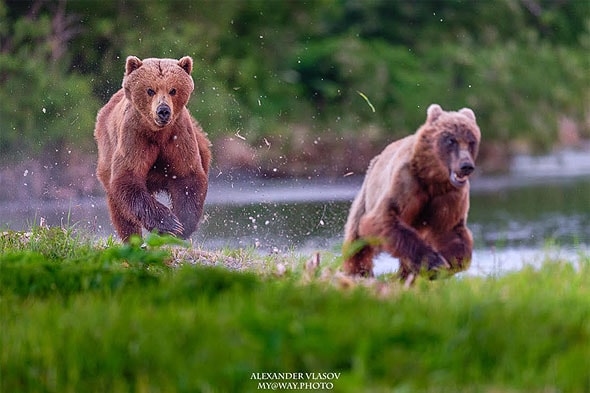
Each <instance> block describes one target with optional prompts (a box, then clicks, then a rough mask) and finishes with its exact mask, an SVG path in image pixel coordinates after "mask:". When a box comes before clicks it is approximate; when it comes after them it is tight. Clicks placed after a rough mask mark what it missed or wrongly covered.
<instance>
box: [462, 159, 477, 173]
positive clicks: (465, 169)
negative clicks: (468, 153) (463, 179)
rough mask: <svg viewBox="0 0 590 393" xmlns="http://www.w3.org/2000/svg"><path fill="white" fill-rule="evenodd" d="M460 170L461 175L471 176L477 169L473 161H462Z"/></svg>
mask: <svg viewBox="0 0 590 393" xmlns="http://www.w3.org/2000/svg"><path fill="white" fill-rule="evenodd" d="M459 170H460V172H461V176H469V175H471V173H472V172H473V171H474V170H475V166H474V165H473V162H471V161H464V162H462V163H461V166H460V167H459Z"/></svg>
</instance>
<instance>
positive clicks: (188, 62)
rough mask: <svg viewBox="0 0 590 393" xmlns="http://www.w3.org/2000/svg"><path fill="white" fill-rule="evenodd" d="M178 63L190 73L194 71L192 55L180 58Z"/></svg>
mask: <svg viewBox="0 0 590 393" xmlns="http://www.w3.org/2000/svg"><path fill="white" fill-rule="evenodd" d="M178 65H179V66H181V67H182V69H183V70H185V71H186V73H187V74H189V75H190V74H191V72H192V71H193V59H192V58H191V57H190V56H184V57H183V58H182V59H180V60H178Z"/></svg>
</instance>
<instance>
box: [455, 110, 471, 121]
mask: <svg viewBox="0 0 590 393" xmlns="http://www.w3.org/2000/svg"><path fill="white" fill-rule="evenodd" d="M459 113H461V114H462V115H465V116H467V117H468V118H470V119H471V120H473V121H475V113H473V111H472V110H471V109H469V108H463V109H461V110H460V111H459Z"/></svg>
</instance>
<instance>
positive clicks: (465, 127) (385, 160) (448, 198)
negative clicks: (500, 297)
mask: <svg viewBox="0 0 590 393" xmlns="http://www.w3.org/2000/svg"><path fill="white" fill-rule="evenodd" d="M480 137H481V134H480V130H479V127H478V126H477V124H476V121H475V115H474V113H473V111H472V110H471V109H469V108H463V109H461V110H459V111H458V112H446V111H443V110H442V108H441V107H440V106H439V105H437V104H432V105H430V107H429V108H428V110H427V118H426V123H425V124H424V125H422V126H421V127H420V128H419V129H418V131H417V132H416V133H415V134H414V135H410V136H407V137H405V138H402V139H400V140H398V141H395V142H393V143H391V144H390V145H389V146H387V147H386V148H385V150H384V151H383V152H382V153H381V154H379V155H378V156H376V157H375V158H373V160H372V161H371V164H370V165H369V169H368V171H367V174H366V176H365V179H364V182H363V185H362V187H361V190H360V191H359V193H358V195H357V197H356V198H355V200H354V202H353V203H352V206H351V208H350V213H349V216H348V220H347V222H346V227H345V235H344V236H345V238H344V247H343V255H344V258H345V261H344V270H345V272H346V273H348V274H351V275H361V276H372V275H373V271H372V269H373V257H374V256H375V255H377V253H379V252H381V251H386V252H388V253H389V254H391V255H392V256H394V257H397V258H399V260H400V268H399V270H398V275H399V277H400V278H401V279H406V278H410V280H412V279H413V277H415V275H416V274H417V273H419V272H420V271H421V270H425V271H430V272H431V276H434V275H436V273H437V271H439V270H440V269H444V270H448V271H449V272H450V273H455V272H458V271H461V270H465V269H467V268H468V267H469V264H470V262H471V251H472V247H473V238H472V236H471V232H470V231H469V229H467V226H466V221H467V212H468V210H469V179H468V178H469V175H470V174H471V173H472V172H473V170H474V169H475V164H474V162H475V159H476V157H477V152H478V149H479V141H480Z"/></svg>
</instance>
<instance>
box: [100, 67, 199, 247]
mask: <svg viewBox="0 0 590 393" xmlns="http://www.w3.org/2000/svg"><path fill="white" fill-rule="evenodd" d="M192 68H193V60H192V59H191V58H190V57H188V56H187V57H183V58H182V59H180V60H173V59H145V60H143V61H142V60H140V59H138V58H137V57H135V56H129V57H128V58H127V62H126V65H125V76H124V77H123V88H122V89H120V90H119V91H117V92H116V93H115V94H114V95H113V97H111V99H110V101H109V102H108V103H107V104H106V105H105V106H104V107H103V108H102V109H101V110H100V111H99V112H98V116H97V119H96V128H95V130H94V136H95V138H96V141H97V143H98V168H97V175H98V178H99V179H100V181H101V182H102V184H103V186H104V188H105V190H106V194H107V202H108V206H109V212H110V216H111V220H112V222H113V225H114V226H115V228H116V230H117V232H118V234H119V236H121V238H122V239H123V240H124V241H127V240H128V239H129V237H130V236H131V235H133V234H138V235H140V236H141V230H142V227H145V228H146V229H147V230H149V231H151V230H156V231H158V232H159V233H167V234H172V235H176V236H180V237H182V238H188V237H189V236H190V235H191V234H192V233H193V232H194V231H195V230H196V229H197V226H198V223H199V220H200V218H201V216H202V213H203V204H204V201H205V197H206V195H207V187H208V173H209V163H210V160H211V153H210V151H209V145H210V143H209V140H208V139H207V137H206V135H205V134H204V133H203V130H202V129H201V127H200V125H199V124H198V123H197V121H196V120H195V119H193V118H192V116H191V115H190V113H189V111H188V109H187V108H186V104H187V103H188V100H189V98H190V95H191V93H192V92H193V90H194V83H193V79H192V77H191V71H192ZM157 192H167V193H168V194H169V196H170V202H171V208H168V207H167V206H165V205H164V204H162V203H160V202H159V201H157V200H156V198H155V197H154V193H157Z"/></svg>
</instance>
